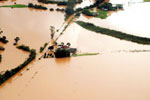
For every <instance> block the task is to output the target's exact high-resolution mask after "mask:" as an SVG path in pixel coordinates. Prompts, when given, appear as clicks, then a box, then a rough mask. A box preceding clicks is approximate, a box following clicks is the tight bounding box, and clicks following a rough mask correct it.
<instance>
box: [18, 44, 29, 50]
mask: <svg viewBox="0 0 150 100" xmlns="http://www.w3.org/2000/svg"><path fill="white" fill-rule="evenodd" d="M17 48H18V49H21V50H23V51H30V48H29V46H25V45H20V46H17Z"/></svg>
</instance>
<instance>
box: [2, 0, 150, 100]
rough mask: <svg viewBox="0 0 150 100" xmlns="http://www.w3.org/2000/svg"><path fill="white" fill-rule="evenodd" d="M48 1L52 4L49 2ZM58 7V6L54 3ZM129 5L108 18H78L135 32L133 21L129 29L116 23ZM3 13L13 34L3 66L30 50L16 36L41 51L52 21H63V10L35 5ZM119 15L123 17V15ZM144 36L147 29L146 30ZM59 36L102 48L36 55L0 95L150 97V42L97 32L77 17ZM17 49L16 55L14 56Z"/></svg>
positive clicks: (94, 99) (93, 99) (104, 99)
mask: <svg viewBox="0 0 150 100" xmlns="http://www.w3.org/2000/svg"><path fill="white" fill-rule="evenodd" d="M19 1H20V0H18V2H19ZM20 2H21V1H20ZM144 5H145V4H144ZM133 6H134V5H133ZM48 7H52V6H51V5H48ZM53 7H57V6H56V5H53ZM125 11H126V10H125ZM125 11H120V12H118V13H114V14H113V15H112V16H110V17H108V19H106V20H101V19H96V18H91V19H87V18H85V17H84V16H81V17H80V18H79V19H78V20H82V21H86V22H93V23H94V24H96V25H99V26H103V27H107V28H112V29H117V30H122V31H125V32H130V28H131V27H129V30H128V29H122V28H120V27H121V25H123V23H122V24H118V22H116V23H114V22H115V21H114V19H116V20H117V18H118V16H121V15H120V14H119V13H121V12H122V13H124V12H125ZM129 11H130V10H129ZM117 14H118V16H117ZM131 15H132V14H131ZM0 16H1V18H0V22H1V23H0V27H1V29H2V30H3V31H4V33H5V34H4V35H6V36H7V38H8V40H10V42H9V43H8V44H6V45H4V47H5V48H6V51H4V52H2V55H3V56H4V62H3V61H2V63H1V64H0V71H1V70H6V69H11V68H13V67H15V66H17V65H18V64H21V63H22V62H23V61H24V59H26V58H27V56H28V53H23V52H22V51H20V50H17V49H15V47H14V46H13V42H14V38H15V37H16V36H19V37H20V39H21V40H20V41H19V44H25V45H28V46H29V47H31V48H34V49H36V50H37V52H38V50H39V48H40V47H41V46H43V44H44V43H45V42H48V41H49V40H50V31H49V28H50V26H55V28H56V29H58V28H60V27H61V25H62V24H63V22H64V14H63V13H60V12H55V11H54V12H50V11H36V10H34V9H32V10H31V9H28V8H22V9H10V8H0ZM115 16H116V17H115ZM147 16H149V15H147ZM144 17H145V16H144ZM119 18H120V19H122V18H125V17H119ZM119 18H118V20H120V19H119ZM142 24H144V23H142ZM117 25H118V26H117ZM144 25H145V24H144ZM144 25H143V26H144ZM136 27H137V28H136V30H138V29H142V27H138V26H136ZM132 29H134V28H132ZM136 30H135V29H134V32H135V33H136ZM146 32H147V33H148V32H150V31H148V30H147V31H146ZM142 33H145V32H142ZM56 35H58V34H56ZM136 35H139V34H138V33H137V34H136ZM142 36H148V35H146V34H143V35H142ZM60 42H64V43H67V42H70V43H71V46H72V47H77V48H78V51H79V52H81V53H85V52H99V53H100V54H99V55H96V56H84V57H72V58H64V59H53V58H49V59H42V60H35V61H34V62H33V63H32V64H30V65H29V66H27V67H26V68H25V69H23V70H22V71H21V72H19V73H18V74H17V75H15V76H14V77H12V78H11V79H9V80H8V81H7V82H6V83H5V84H3V85H1V86H0V100H9V99H13V100H27V99H28V100H33V99H36V100H42V99H43V100H149V99H150V96H149V93H150V68H149V65H150V62H149V57H150V52H149V50H150V46H148V45H139V44H136V43H132V42H128V41H124V40H119V39H116V38H113V37H110V36H106V35H101V34H97V33H94V32H91V31H88V30H85V29H83V28H82V27H80V26H78V25H77V24H76V23H72V24H71V25H70V26H69V27H68V28H67V30H66V31H65V32H64V34H63V35H62V36H61V37H60V38H59V39H58V43H60ZM0 45H1V44H0ZM15 55H17V57H15V58H16V59H13V57H14V56H15ZM39 55H40V54H39V53H38V56H39ZM6 61H9V63H8V62H6ZM12 65H13V66H12ZM4 66H8V67H4Z"/></svg>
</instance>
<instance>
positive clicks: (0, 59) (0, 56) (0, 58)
mask: <svg viewBox="0 0 150 100" xmlns="http://www.w3.org/2000/svg"><path fill="white" fill-rule="evenodd" d="M1 61H2V55H1V54H0V62H1Z"/></svg>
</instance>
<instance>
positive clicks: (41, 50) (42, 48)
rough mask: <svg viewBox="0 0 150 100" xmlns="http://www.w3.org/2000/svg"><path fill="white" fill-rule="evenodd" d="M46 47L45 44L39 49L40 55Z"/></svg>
mask: <svg viewBox="0 0 150 100" xmlns="http://www.w3.org/2000/svg"><path fill="white" fill-rule="evenodd" d="M47 45H48V43H45V44H44V46H43V47H40V53H41V52H43V50H44V49H45V48H46V46H47Z"/></svg>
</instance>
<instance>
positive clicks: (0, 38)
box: [0, 36, 8, 43]
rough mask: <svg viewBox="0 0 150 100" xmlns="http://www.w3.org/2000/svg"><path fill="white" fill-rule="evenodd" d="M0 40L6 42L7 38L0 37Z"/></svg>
mask: <svg viewBox="0 0 150 100" xmlns="http://www.w3.org/2000/svg"><path fill="white" fill-rule="evenodd" d="M0 42H2V43H7V42H8V40H7V39H6V36H3V37H0Z"/></svg>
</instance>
